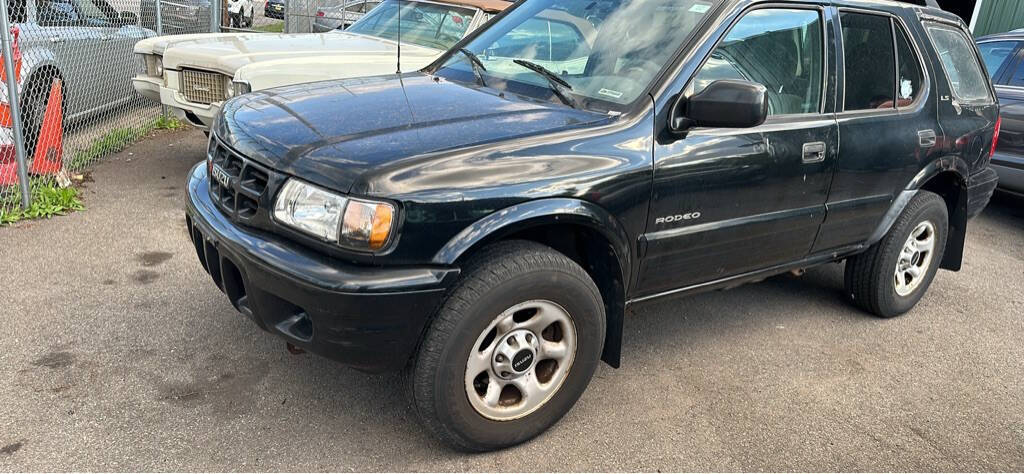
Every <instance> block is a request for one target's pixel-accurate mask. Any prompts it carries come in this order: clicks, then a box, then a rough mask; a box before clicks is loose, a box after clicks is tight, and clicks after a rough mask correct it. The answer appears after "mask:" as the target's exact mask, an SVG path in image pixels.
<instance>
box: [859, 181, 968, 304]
mask: <svg viewBox="0 0 1024 474" xmlns="http://www.w3.org/2000/svg"><path fill="white" fill-rule="evenodd" d="M925 222H930V223H931V224H933V228H934V239H935V242H934V250H932V255H931V256H930V262H929V263H928V267H927V269H926V270H925V271H924V272H923V273H922V276H921V277H920V278H921V281H920V282H919V283H917V284H916V287H914V288H913V289H912V291H910V292H909V294H906V295H900V294H899V293H897V291H896V286H897V283H896V268H897V267H896V265H897V263H898V261H899V258H900V253H901V251H902V250H903V247H904V244H905V243H906V242H907V240H908V238H909V237H910V234H911V232H913V231H915V229H918V226H920V225H922V224H923V223H925ZM948 229H949V211H948V210H947V209H946V203H945V201H943V200H942V198H941V197H939V196H938V195H937V194H935V193H932V192H928V191H919V192H918V193H917V195H916V196H914V197H913V198H912V199H911V200H910V202H909V203H908V204H907V207H906V208H905V209H903V212H902V213H901V214H900V216H899V217H898V218H897V219H896V222H895V223H893V225H892V228H890V229H889V232H888V233H886V234H885V236H884V237H882V240H881V241H879V242H878V243H876V244H875V245H872V246H871V247H869V248H868V250H867V251H866V252H864V253H862V254H860V255H856V256H854V257H850V258H848V259H846V269H845V287H846V293H847V295H848V296H849V297H850V299H851V300H853V302H854V303H855V304H856V305H858V306H860V307H861V308H862V309H864V310H865V311H868V312H870V313H873V314H875V315H876V316H879V317H883V318H891V317H895V316H899V315H901V314H903V313H906V312H907V311H909V310H910V309H911V308H913V307H914V305H916V304H917V302H918V301H920V300H921V297H922V296H924V293H925V292H926V291H927V290H928V286H929V285H931V282H932V280H933V279H934V278H935V274H936V272H938V269H939V264H940V263H941V262H942V256H943V253H944V250H945V248H946V237H947V235H948Z"/></svg>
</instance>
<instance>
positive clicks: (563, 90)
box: [512, 59, 579, 109]
mask: <svg viewBox="0 0 1024 474" xmlns="http://www.w3.org/2000/svg"><path fill="white" fill-rule="evenodd" d="M512 62H514V63H516V64H518V65H520V66H522V67H525V68H526V69H529V70H531V71H533V72H535V73H537V74H540V76H541V77H543V78H544V79H547V81H548V84H550V85H551V92H554V93H555V95H556V96H558V98H559V99H561V101H562V102H563V103H564V104H565V105H568V106H569V107H572V108H574V109H577V108H579V107H578V105H577V104H576V101H575V100H573V98H572V96H571V95H569V92H568V91H571V90H572V86H570V85H569V83H568V82H565V79H562V78H561V77H558V74H555V73H553V72H551V70H550V69H548V68H546V67H544V66H541V65H540V64H537V63H534V62H530V61H527V60H525V59H513V60H512Z"/></svg>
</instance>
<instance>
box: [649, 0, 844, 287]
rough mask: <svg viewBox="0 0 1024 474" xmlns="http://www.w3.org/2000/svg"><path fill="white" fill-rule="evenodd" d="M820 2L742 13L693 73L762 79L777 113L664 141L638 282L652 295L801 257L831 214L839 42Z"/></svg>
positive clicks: (695, 81)
mask: <svg viewBox="0 0 1024 474" xmlns="http://www.w3.org/2000/svg"><path fill="white" fill-rule="evenodd" d="M827 21H828V18H827V10H826V9H825V8H824V7H822V6H819V5H808V4H801V5H772V6H767V7H756V8H754V9H751V10H748V11H746V12H744V13H743V14H742V16H741V17H740V18H739V19H738V20H737V22H736V23H735V24H733V25H732V27H731V28H730V29H729V32H728V33H726V34H725V37H724V38H723V39H722V40H721V41H719V43H718V45H717V46H716V47H715V49H714V50H713V51H712V52H711V54H710V55H709V56H708V57H706V58H704V63H703V65H702V66H701V67H700V69H699V70H698V72H697V73H696V74H695V75H694V76H693V77H692V79H689V80H688V78H680V79H678V80H677V81H676V82H677V84H678V85H673V86H672V87H679V88H680V89H682V90H683V92H682V94H684V96H691V95H693V94H695V93H697V92H699V91H701V90H703V89H704V88H705V87H707V85H708V84H710V83H711V82H713V81H715V80H718V79H725V78H733V79H743V80H748V81H753V82H758V83H760V84H762V85H764V86H765V87H766V88H767V89H768V91H769V93H768V102H769V115H770V116H769V118H768V120H767V121H766V122H765V123H764V124H763V125H760V126H757V127H753V128H749V129H724V128H695V129H692V130H690V131H689V132H688V133H687V135H686V136H685V137H682V138H679V139H672V140H662V139H659V140H658V142H657V143H656V144H655V147H654V161H655V163H654V167H655V170H654V194H653V196H652V199H651V211H650V214H649V220H648V224H647V233H646V234H645V235H644V239H645V240H646V245H647V251H646V254H645V256H644V258H643V261H642V262H641V269H640V274H639V280H638V282H637V286H638V289H639V290H640V291H641V292H644V293H647V294H653V293H658V292H663V291H670V290H672V289H676V288H680V287H685V286H689V285H693V284H697V283H703V282H707V281H711V280H716V279H720V278H725V277H729V276H734V275H738V274H742V273H745V272H749V271H754V270H759V269H762V268H767V267H771V266H773V265H777V264H782V263H787V262H792V261H796V260H799V259H801V258H803V257H805V256H806V255H807V253H808V251H809V250H810V248H811V244H812V243H813V241H814V237H815V235H816V234H817V232H818V227H819V225H820V224H821V221H822V218H823V217H824V203H825V196H826V194H827V192H828V187H829V183H830V181H831V179H832V171H833V166H834V164H835V151H836V146H837V143H838V142H837V133H836V123H835V117H834V115H833V113H832V110H831V107H832V106H833V105H834V100H831V99H829V97H830V94H829V91H832V92H833V93H834V89H831V88H830V87H828V84H829V83H830V81H829V78H830V77H832V76H831V73H830V72H829V71H830V66H831V65H832V64H834V60H833V59H831V58H832V57H834V52H832V46H833V45H834V43H833V42H831V41H828V40H827V35H826V33H825V31H826V28H825V26H826V24H827Z"/></svg>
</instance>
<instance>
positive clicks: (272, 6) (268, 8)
mask: <svg viewBox="0 0 1024 474" xmlns="http://www.w3.org/2000/svg"><path fill="white" fill-rule="evenodd" d="M284 12H285V4H284V0H266V2H264V3H263V16H265V17H267V18H274V19H277V20H283V19H284Z"/></svg>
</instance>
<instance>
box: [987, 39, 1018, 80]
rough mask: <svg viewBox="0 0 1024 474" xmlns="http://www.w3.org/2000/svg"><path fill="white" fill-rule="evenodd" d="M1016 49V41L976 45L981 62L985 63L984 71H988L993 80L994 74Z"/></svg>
mask: <svg viewBox="0 0 1024 474" xmlns="http://www.w3.org/2000/svg"><path fill="white" fill-rule="evenodd" d="M1016 49H1017V42H1016V41H989V42H987V43H981V44H979V45H978V50H979V51H981V60H982V61H984V62H985V69H988V75H989V77H990V78H992V79H993V80H995V77H996V73H997V72H999V70H1000V69H1002V68H1003V66H1005V65H1006V63H1008V62H1009V61H1010V58H1011V57H1013V52H1014V51H1015V50H1016Z"/></svg>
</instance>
